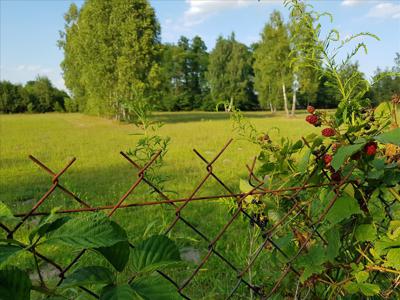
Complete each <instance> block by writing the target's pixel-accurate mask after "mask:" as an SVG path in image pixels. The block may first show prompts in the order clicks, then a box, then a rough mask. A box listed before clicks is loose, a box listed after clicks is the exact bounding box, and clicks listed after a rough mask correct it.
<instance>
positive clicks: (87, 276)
mask: <svg viewBox="0 0 400 300" xmlns="http://www.w3.org/2000/svg"><path fill="white" fill-rule="evenodd" d="M114 280H115V276H114V274H113V273H111V271H110V270H108V269H107V268H105V267H100V266H89V267H83V268H80V269H77V270H75V271H74V272H73V273H71V275H69V276H67V277H66V278H65V280H64V281H63V283H62V284H61V285H60V287H61V288H67V287H73V286H80V285H88V284H111V283H113V282H114Z"/></svg>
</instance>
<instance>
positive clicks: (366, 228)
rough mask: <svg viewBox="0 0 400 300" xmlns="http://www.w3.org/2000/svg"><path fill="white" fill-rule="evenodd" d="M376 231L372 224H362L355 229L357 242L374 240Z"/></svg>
mask: <svg viewBox="0 0 400 300" xmlns="http://www.w3.org/2000/svg"><path fill="white" fill-rule="evenodd" d="M376 235H377V231H376V227H375V226H374V225H373V224H362V225H359V226H358V227H357V228H356V231H355V236H356V239H357V241H359V242H365V241H374V240H375V239H376Z"/></svg>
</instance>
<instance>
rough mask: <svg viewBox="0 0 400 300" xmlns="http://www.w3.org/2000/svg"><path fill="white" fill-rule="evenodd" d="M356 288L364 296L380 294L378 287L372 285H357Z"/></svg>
mask: <svg viewBox="0 0 400 300" xmlns="http://www.w3.org/2000/svg"><path fill="white" fill-rule="evenodd" d="M358 287H359V289H360V291H361V293H363V294H364V295H365V296H374V295H376V294H378V293H379V292H380V290H381V289H380V287H379V285H376V284H372V283H359V284H358Z"/></svg>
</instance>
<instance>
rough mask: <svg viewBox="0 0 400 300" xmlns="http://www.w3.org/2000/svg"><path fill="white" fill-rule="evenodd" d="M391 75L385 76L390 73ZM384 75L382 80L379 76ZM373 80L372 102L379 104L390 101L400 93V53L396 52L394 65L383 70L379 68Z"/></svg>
mask: <svg viewBox="0 0 400 300" xmlns="http://www.w3.org/2000/svg"><path fill="white" fill-rule="evenodd" d="M389 72H390V73H392V74H390V75H389V76H383V75H385V74H388V73H389ZM380 77H383V78H382V79H380V80H377V79H378V78H380ZM373 80H374V81H375V83H374V84H373V85H372V88H371V98H372V99H371V100H372V103H373V104H375V105H377V104H379V103H380V102H383V101H389V100H390V99H391V97H392V96H393V95H394V94H400V53H396V56H395V58H394V66H393V67H392V68H391V69H389V68H386V69H385V70H382V69H381V68H379V67H378V68H377V69H376V71H375V74H374V78H373Z"/></svg>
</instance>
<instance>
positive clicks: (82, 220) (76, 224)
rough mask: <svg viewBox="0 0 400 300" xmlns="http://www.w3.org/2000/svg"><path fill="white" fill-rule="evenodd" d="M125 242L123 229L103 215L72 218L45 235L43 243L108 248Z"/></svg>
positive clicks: (125, 236)
mask: <svg viewBox="0 0 400 300" xmlns="http://www.w3.org/2000/svg"><path fill="white" fill-rule="evenodd" d="M121 241H127V235H126V232H125V230H124V229H123V228H121V227H120V226H119V225H118V224H117V223H115V222H113V221H111V220H110V219H109V218H107V217H106V216H105V215H104V214H98V213H93V214H88V215H84V216H79V217H76V218H73V219H71V220H69V221H68V222H66V223H65V224H64V225H62V226H61V227H60V228H58V229H56V230H54V231H52V232H50V233H49V234H47V240H46V241H45V242H58V243H61V244H65V245H68V246H72V247H77V248H85V249H86V248H99V247H109V246H112V245H115V244H116V243H118V242H121Z"/></svg>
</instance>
